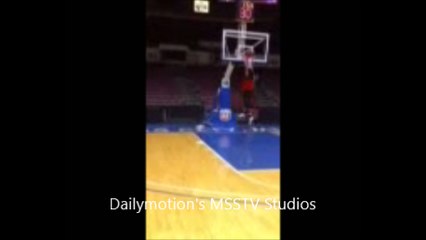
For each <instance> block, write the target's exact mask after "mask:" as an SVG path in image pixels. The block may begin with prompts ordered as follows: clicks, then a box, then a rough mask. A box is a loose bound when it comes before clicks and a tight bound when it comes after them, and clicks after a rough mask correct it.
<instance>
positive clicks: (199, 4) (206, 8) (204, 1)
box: [194, 0, 210, 13]
mask: <svg viewBox="0 0 426 240" xmlns="http://www.w3.org/2000/svg"><path fill="white" fill-rule="evenodd" d="M194 12H196V13H209V12H210V2H209V1H208V0H194Z"/></svg>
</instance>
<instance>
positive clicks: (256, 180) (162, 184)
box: [146, 133, 280, 239]
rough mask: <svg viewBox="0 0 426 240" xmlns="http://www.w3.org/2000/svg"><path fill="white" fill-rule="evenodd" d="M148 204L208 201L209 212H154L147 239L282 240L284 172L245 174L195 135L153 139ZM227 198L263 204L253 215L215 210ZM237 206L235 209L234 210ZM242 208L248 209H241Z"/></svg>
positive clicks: (149, 213)
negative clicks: (275, 205) (273, 204)
mask: <svg viewBox="0 0 426 240" xmlns="http://www.w3.org/2000/svg"><path fill="white" fill-rule="evenodd" d="M146 138H147V139H146V140H147V141H146V143H147V146H146V147H147V164H146V167H147V172H146V176H147V199H146V200H147V201H156V202H160V201H164V202H167V201H170V199H171V200H173V201H185V202H188V201H196V199H197V201H205V202H206V204H205V208H204V209H198V208H195V209H187V210H173V209H166V210H160V209H148V210H147V215H146V220H147V226H146V227H147V239H279V234H280V214H279V210H275V209H274V210H268V208H267V207H268V206H266V205H265V204H262V202H263V203H264V202H265V199H268V198H271V199H272V198H273V199H277V200H279V172H278V171H277V172H249V173H244V172H239V171H237V170H235V169H234V168H232V167H230V166H229V165H228V163H227V162H226V161H224V160H223V159H221V158H220V156H218V155H217V154H215V152H213V151H212V149H211V148H209V147H208V146H206V144H205V143H204V142H203V141H202V140H201V139H200V138H199V137H198V136H197V135H196V134H193V133H148V134H146ZM221 198H253V199H260V203H261V204H260V205H259V206H258V207H257V208H256V209H253V208H251V207H248V208H247V210H246V209H243V207H241V208H240V209H239V210H224V209H222V210H219V209H212V208H211V207H210V205H209V203H211V201H213V202H215V203H217V202H218V201H219V200H220V199H221ZM234 206H235V205H234ZM241 206H242V205H241Z"/></svg>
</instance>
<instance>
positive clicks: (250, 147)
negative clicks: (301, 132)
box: [198, 132, 280, 170]
mask: <svg viewBox="0 0 426 240" xmlns="http://www.w3.org/2000/svg"><path fill="white" fill-rule="evenodd" d="M198 135H199V136H200V138H201V139H202V140H203V141H204V142H205V143H207V144H208V145H209V147H210V148H212V149H213V150H214V151H215V152H216V153H218V154H219V155H220V156H221V157H222V158H223V159H225V160H226V161H227V162H229V163H230V164H231V165H232V166H233V167H234V168H236V169H238V170H265V169H279V167H280V140H279V137H278V136H275V135H272V134H271V133H259V132H256V133H255V132H252V133H242V132H239V133H238V132H237V133H198Z"/></svg>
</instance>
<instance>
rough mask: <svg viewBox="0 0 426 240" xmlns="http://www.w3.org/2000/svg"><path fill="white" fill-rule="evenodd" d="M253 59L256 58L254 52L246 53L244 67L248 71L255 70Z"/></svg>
mask: <svg viewBox="0 0 426 240" xmlns="http://www.w3.org/2000/svg"><path fill="white" fill-rule="evenodd" d="M253 58H254V54H253V52H251V51H246V52H245V53H244V65H245V67H246V69H253Z"/></svg>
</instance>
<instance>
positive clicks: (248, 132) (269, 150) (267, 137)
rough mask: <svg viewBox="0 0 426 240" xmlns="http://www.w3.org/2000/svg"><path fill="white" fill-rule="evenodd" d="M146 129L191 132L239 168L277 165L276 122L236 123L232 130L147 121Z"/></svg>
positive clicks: (268, 167)
mask: <svg viewBox="0 0 426 240" xmlns="http://www.w3.org/2000/svg"><path fill="white" fill-rule="evenodd" d="M146 132H147V133H158V132H162V133H168V132H169V133H171V132H192V133H195V134H197V135H198V136H199V137H200V138H201V139H202V140H203V141H204V142H205V143H206V144H207V145H208V146H209V147H210V148H211V149H212V150H213V151H215V152H216V153H217V154H218V155H220V157H221V158H223V159H224V160H225V161H227V162H228V163H230V164H231V165H232V166H233V167H234V168H236V169H238V170H242V171H244V170H246V171H247V170H269V169H279V168H280V129H279V127H278V126H275V125H263V126H257V127H256V128H252V127H248V126H244V127H238V128H237V129H236V130H235V131H233V132H223V131H217V130H215V129H212V128H204V129H202V130H199V129H198V130H197V128H196V126H195V125H193V124H192V125H191V124H150V125H148V126H146Z"/></svg>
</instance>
